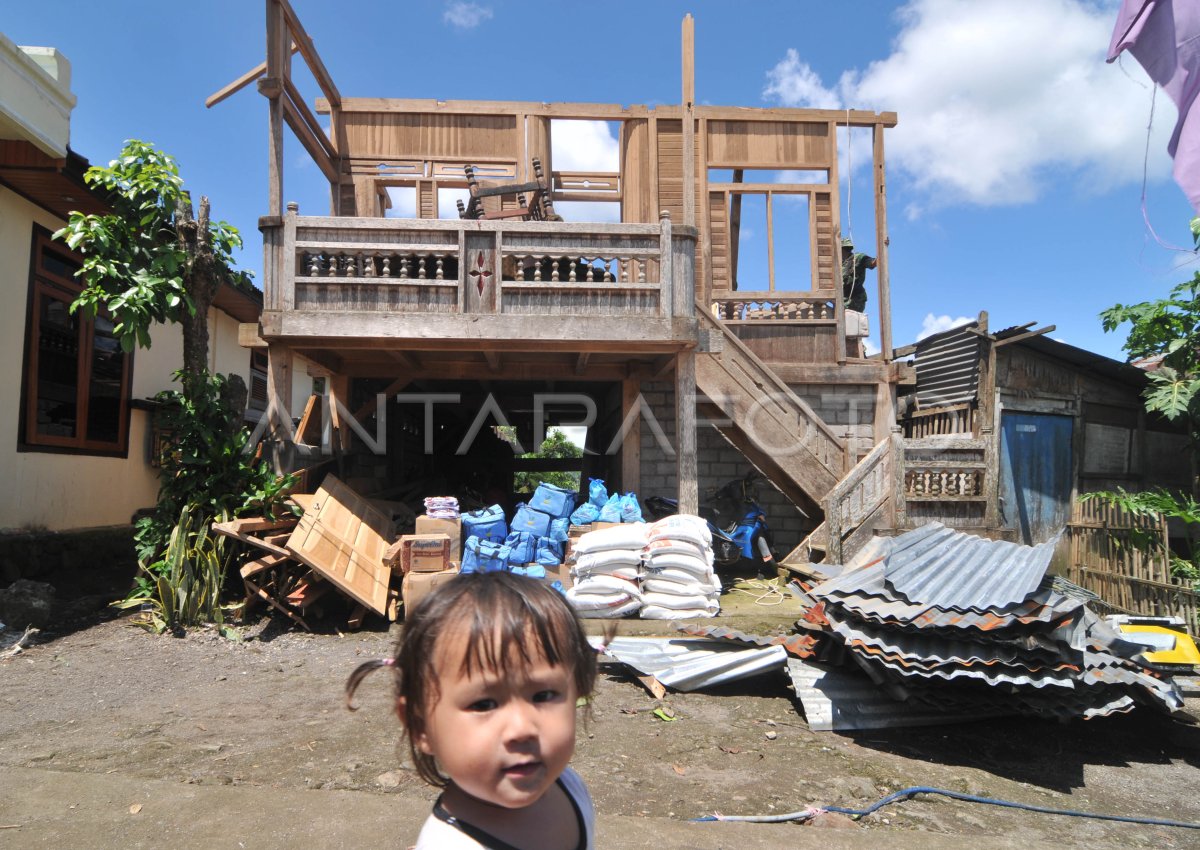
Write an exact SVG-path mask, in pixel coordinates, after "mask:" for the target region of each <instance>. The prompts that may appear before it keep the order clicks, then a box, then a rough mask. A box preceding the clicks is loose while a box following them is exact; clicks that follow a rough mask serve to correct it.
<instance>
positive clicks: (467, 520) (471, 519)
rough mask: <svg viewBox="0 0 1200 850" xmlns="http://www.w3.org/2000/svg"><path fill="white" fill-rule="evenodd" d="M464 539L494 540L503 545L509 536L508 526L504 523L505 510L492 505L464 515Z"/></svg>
mask: <svg viewBox="0 0 1200 850" xmlns="http://www.w3.org/2000/svg"><path fill="white" fill-rule="evenodd" d="M462 528H463V531H462V533H463V536H464V537H478V538H479V539H480V540H494V541H496V542H497V543H503V542H504V538H505V537H507V536H508V526H507V525H505V523H504V508H502V507H500V506H499V505H492V506H491V507H490V508H482V509H480V510H477V511H471V512H470V513H465V514H463V515H462Z"/></svg>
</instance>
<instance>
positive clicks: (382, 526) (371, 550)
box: [287, 475, 393, 616]
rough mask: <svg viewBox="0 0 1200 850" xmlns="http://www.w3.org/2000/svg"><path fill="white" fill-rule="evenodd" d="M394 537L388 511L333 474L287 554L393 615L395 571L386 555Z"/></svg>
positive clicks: (361, 600) (379, 611) (363, 601)
mask: <svg viewBox="0 0 1200 850" xmlns="http://www.w3.org/2000/svg"><path fill="white" fill-rule="evenodd" d="M392 537H393V534H392V523H391V521H390V520H389V519H388V518H387V517H386V516H384V515H383V513H382V512H380V511H379V510H378V509H377V508H375V507H373V506H372V505H371V504H370V502H368V501H367V500H366V499H364V498H363V497H362V496H360V495H358V494H357V493H355V492H354V491H353V490H351V489H350V488H349V487H347V486H346V485H345V484H343V483H342V482H341V481H339V480H338V479H337V478H336V477H334V476H333V475H329V476H326V478H325V482H324V483H323V484H322V485H321V488H320V489H319V490H317V493H316V498H315V500H314V501H313V503H312V504H311V505H310V506H309V507H308V509H307V510H306V511H305V512H304V516H303V517H301V518H300V522H299V524H298V525H297V526H296V528H295V530H294V531H292V534H291V536H290V537H289V538H288V541H287V551H288V552H291V553H292V555H293V556H294V557H295V558H296V559H298V560H300V561H302V562H304V563H305V564H307V565H308V566H309V567H311V568H312V569H313V570H314V571H316V572H317V573H319V574H320V575H322V576H324V577H325V578H327V579H328V580H329V581H331V582H333V584H334V585H335V586H336V587H337V588H338V589H339V590H341V591H342V592H344V593H345V594H346V595H348V596H350V597H351V598H352V599H354V600H355V601H356V602H359V603H361V604H362V605H365V606H366V607H367V608H369V609H370V610H372V611H374V612H375V613H376V614H380V615H381V616H387V603H388V584H389V583H390V581H391V578H392V571H391V569H390V568H388V567H387V566H386V565H385V564H384V563H383V553H384V551H385V550H386V549H387V547H388V545H389V544H390V543H391V541H392Z"/></svg>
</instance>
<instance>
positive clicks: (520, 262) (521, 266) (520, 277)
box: [517, 257, 525, 280]
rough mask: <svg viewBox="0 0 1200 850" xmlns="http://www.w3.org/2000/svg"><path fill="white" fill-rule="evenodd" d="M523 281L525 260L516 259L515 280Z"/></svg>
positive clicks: (521, 258) (522, 258)
mask: <svg viewBox="0 0 1200 850" xmlns="http://www.w3.org/2000/svg"><path fill="white" fill-rule="evenodd" d="M524 279H525V258H524V257H517V280H524Z"/></svg>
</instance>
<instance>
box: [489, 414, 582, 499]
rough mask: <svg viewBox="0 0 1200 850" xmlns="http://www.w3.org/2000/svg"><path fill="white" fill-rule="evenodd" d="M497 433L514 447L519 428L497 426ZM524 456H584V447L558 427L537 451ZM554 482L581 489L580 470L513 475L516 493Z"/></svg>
mask: <svg viewBox="0 0 1200 850" xmlns="http://www.w3.org/2000/svg"><path fill="white" fill-rule="evenodd" d="M495 430H496V435H497V436H498V437H500V439H502V440H505V441H506V442H508V443H509V445H511V446H513V447H514V449H515V448H516V446H517V445H518V443H517V435H516V432H517V429H516V428H515V427H513V426H512V425H507V426H506V425H497V426H495ZM521 457H522V458H550V459H555V460H557V459H563V458H577V457H583V449H581V448H579V446H577V445H575V444H574V443H572V442H571V441H570V440H569V439H568V438H567V435H566V434H564V433H563V432H562V431H561V430H560V429H558V428H551V429H550V432H549V433H548V434H547V435H546V439H544V440H542V447H541V448H540V449H539V450H538V451H536V452H525V453H524V454H522V455H521ZM543 482H544V483H546V484H553V485H554V486H555V487H562V488H563V489H564V490H575V491H578V490H579V473H578V472H517V473H515V474H514V475H513V492H514V493H532V492H533V491H534V490H535V489H537V486H538V484H541V483H543Z"/></svg>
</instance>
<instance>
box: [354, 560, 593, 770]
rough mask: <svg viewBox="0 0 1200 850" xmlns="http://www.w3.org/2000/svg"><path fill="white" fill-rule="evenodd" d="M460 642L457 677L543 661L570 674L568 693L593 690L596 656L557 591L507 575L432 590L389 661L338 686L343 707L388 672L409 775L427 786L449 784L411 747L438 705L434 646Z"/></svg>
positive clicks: (468, 578)
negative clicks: (368, 679)
mask: <svg viewBox="0 0 1200 850" xmlns="http://www.w3.org/2000/svg"><path fill="white" fill-rule="evenodd" d="M451 633H463V634H465V635H466V638H467V641H466V645H467V650H466V654H465V655H464V657H463V660H462V669H463V671H464V672H466V673H467V674H468V675H470V674H472V673H474V672H475V671H477V670H503V669H504V668H505V666H506V663H508V662H514V663H515V662H517V661H520V662H522V663H524V664H531V663H533V662H534V661H535V660H537V659H540V658H544V659H545V660H546V661H547V662H549V663H550V664H554V665H559V664H561V665H563V666H565V667H569V668H571V670H572V672H573V679H574V684H575V692H576V693H577V694H578V695H579V696H591V694H592V690H593V688H594V687H595V684H596V652H595V650H593V649H592V647H591V645H590V644H589V643H588V641H587V635H586V634H585V633H584V631H583V626H582V625H581V624H580V622H579V618H578V617H577V616H576V615H575V611H574V609H573V608H571V606H570V605H569V604H568V603H567V601H566V600H565V599H564V598H563V597H562V594H560V593H559V592H558V591H556V590H553V589H552V588H550V587H548V586H546V585H544V584H542V583H541V582H539V581H537V580H535V579H531V578H526V577H524V576H517V575H513V574H512V573H505V572H495V573H469V574H466V575H461V576H458V577H456V578H454V579H452V580H450V581H448V582H446V583H445V584H444V585H442V586H441V587H438V588H437V589H435V590H434V591H433V592H432V593H430V594H429V596H427V597H426V598H425V599H424V600H422V601H421V603H420V604H418V605H417V607H416V608H414V609H413V610H412V611H406V612H405V617H404V632H403V634H402V636H401V638H400V640H399V641H398V642H397V644H396V653H395V656H394V657H393V658H389V659H386V660H376V661H368V662H366V663H364V664H360V665H359V666H358V667H357V668H356V669H355V670H354V672H353V673H351V674H350V678H349V679H348V680H347V681H346V707H347V708H349V709H350V710H351V711H353V710H354V706H353V704H352V702H351V700H352V699H353V697H354V692H355V691H356V690H357V689H358V685H359V683H360V682H361V681H362V680H363V678H364V677H365V676H366V675H367V674H368V673H371V672H373V671H374V670H378V669H379V668H380V667H391V668H392V669H393V671H394V676H395V684H396V696H397V697H401V698H403V700H404V702H403V703H402V705H403V713H402V715H401V717H400V720H401V722H402V723H403V724H404V729H405V734H406V735H407V737H408V749H409V752H410V753H411V755H412V759H413V764H414V765H415V766H416V768H417V773H418V774H419V775H420V776H421V778H422V779H424V780H425V781H426V782H428V783H429V784H430V785H435V786H438V787H444V786H445V785H446V784H447V783H448V782H449V779H448V778H447V777H446V776H443V775H442V773H441V771H439V770H438V768H437V763H436V762H435V760H434V758H433V756H431V755H429V754H427V753H423V752H421V751H420V750H419V749H418V748H417V746H416V744H415V740H416V738H417V736H418V735H420V734H421V733H422V732H423V731H424V728H425V719H426V711H427V709H428V708H430V707H431V706H432V705H434V703H435V702H436V701H437V699H438V698H439V696H440V694H439V692H438V681H437V667H436V664H437V662H438V660H439V659H438V658H437V655H436V649H437V642H438V640H439V639H440V638H441V637H442V635H445V634H451Z"/></svg>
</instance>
